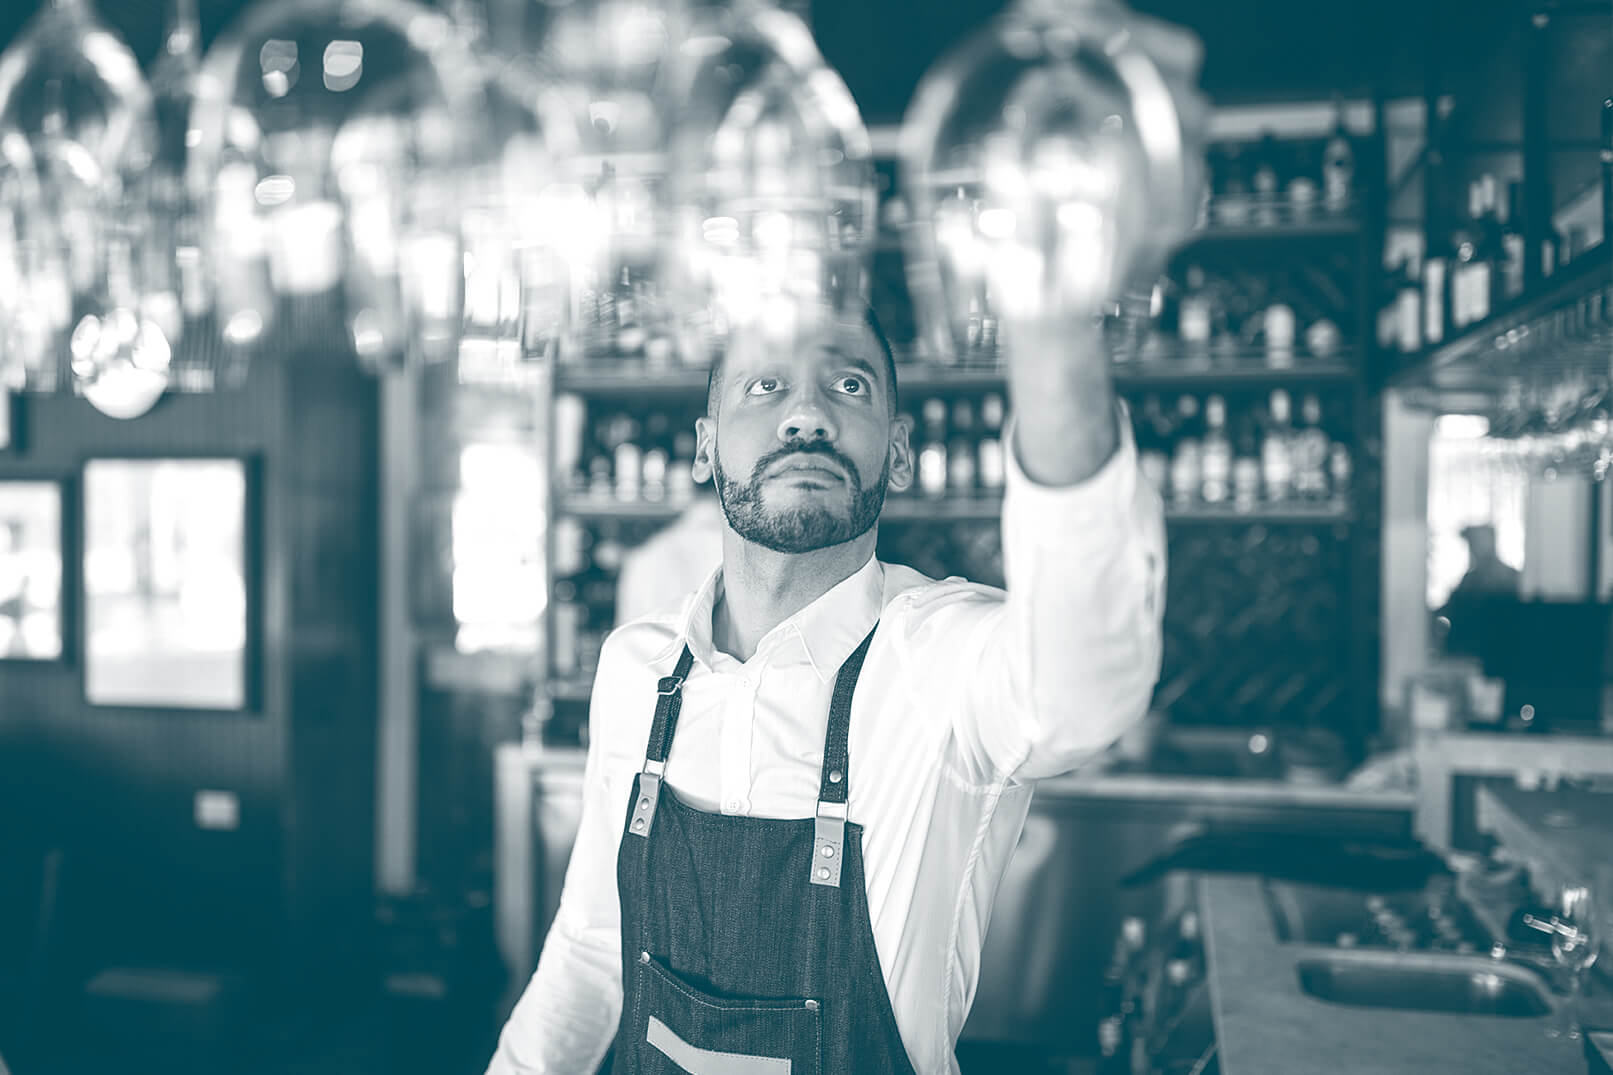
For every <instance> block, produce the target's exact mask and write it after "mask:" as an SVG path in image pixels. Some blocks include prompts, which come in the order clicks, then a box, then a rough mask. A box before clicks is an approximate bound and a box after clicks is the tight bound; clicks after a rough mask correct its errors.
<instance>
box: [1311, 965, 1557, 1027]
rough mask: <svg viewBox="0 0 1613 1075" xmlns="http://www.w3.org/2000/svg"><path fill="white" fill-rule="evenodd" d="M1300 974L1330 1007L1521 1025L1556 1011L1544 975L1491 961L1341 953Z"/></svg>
mask: <svg viewBox="0 0 1613 1075" xmlns="http://www.w3.org/2000/svg"><path fill="white" fill-rule="evenodd" d="M1295 969H1296V971H1297V972H1298V974H1299V985H1300V988H1301V989H1303V990H1304V991H1305V992H1306V993H1309V994H1310V995H1311V996H1313V997H1315V998H1317V999H1318V1000H1325V1001H1327V1002H1328V1003H1330V1004H1344V1005H1349V1006H1351V1007H1357V1008H1397V1009H1400V1010H1402V1011H1405V1010H1413V1011H1425V1012H1451V1013H1457V1014H1462V1015H1494V1016H1504V1017H1510V1018H1518V1019H1527V1018H1533V1017H1535V1016H1541V1015H1545V1014H1547V1013H1549V1012H1550V1011H1551V1010H1552V1003H1551V1000H1550V998H1549V993H1548V990H1547V987H1546V984H1545V982H1544V981H1542V980H1541V979H1540V978H1539V976H1538V975H1536V974H1534V973H1533V972H1532V971H1530V970H1527V969H1526V968H1523V967H1519V966H1515V965H1513V964H1509V963H1504V962H1502V961H1500V960H1493V959H1489V958H1487V957H1474V956H1447V955H1415V956H1403V955H1387V954H1384V953H1365V952H1363V953H1339V954H1335V955H1327V956H1317V957H1314V958H1308V959H1302V960H1300V962H1299V964H1298V965H1297V966H1296V968H1295Z"/></svg>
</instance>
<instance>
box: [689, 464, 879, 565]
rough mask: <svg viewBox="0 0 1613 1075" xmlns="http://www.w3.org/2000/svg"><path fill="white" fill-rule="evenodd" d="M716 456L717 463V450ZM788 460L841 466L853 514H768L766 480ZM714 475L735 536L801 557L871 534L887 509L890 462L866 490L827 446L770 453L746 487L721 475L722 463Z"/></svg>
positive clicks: (804, 510)
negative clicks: (818, 458)
mask: <svg viewBox="0 0 1613 1075" xmlns="http://www.w3.org/2000/svg"><path fill="white" fill-rule="evenodd" d="M712 455H713V457H714V458H715V456H716V452H715V450H713V452H712ZM788 455H826V456H828V457H829V458H831V459H833V460H834V461H835V462H837V463H839V464H840V467H841V469H842V470H844V471H845V477H846V482H847V483H848V484H847V489H848V490H849V492H850V494H851V508H850V510H849V511H848V512H846V513H845V514H836V513H835V512H834V511H832V510H830V509H829V508H827V507H822V506H818V505H810V506H801V507H793V508H783V509H778V510H774V511H769V510H768V509H767V507H766V506H765V505H764V504H763V503H762V482H763V480H764V479H763V477H762V476H763V475H764V474H765V473H766V472H767V468H768V467H771V466H772V465H773V464H774V463H777V462H778V461H779V460H780V459H783V458H784V457H785V456H788ZM712 471H713V474H714V475H715V477H716V480H717V498H718V500H720V501H721V502H722V509H723V514H724V515H726V516H727V517H728V525H729V526H731V527H733V528H734V533H736V534H738V535H739V536H740V537H742V538H744V539H745V540H746V541H751V542H754V543H756V544H757V545H760V546H762V547H763V548H766V549H772V550H773V551H774V552H788V553H803V552H813V551H815V550H817V549H826V548H828V547H829V546H831V545H843V544H845V543H846V542H848V541H851V540H853V539H855V538H859V537H861V536H862V535H864V534H866V533H867V532H868V531H869V530H870V529H872V527H873V525H874V524H875V523H876V522H878V521H879V513H880V511H881V509H883V508H884V506H885V487H886V485H887V483H888V482H889V481H890V457H889V456H886V458H885V465H884V466H883V467H881V468H880V472H879V480H878V481H877V482H875V483H874V484H873V485H872V486H871V487H870V488H868V489H866V490H865V489H863V487H862V478H861V477H860V476H859V475H858V473H857V468H856V467H855V466H854V465H853V464H852V462H851V460H849V459H847V458H845V457H844V456H843V455H841V454H840V453H839V452H837V451H835V449H834V446H833V445H831V444H826V443H824V442H823V441H797V442H793V443H790V444H786V445H783V446H782V447H780V448H779V449H777V450H776V451H773V452H769V453H768V454H767V455H764V456H763V457H762V458H761V459H759V460H757V461H756V465H755V466H754V467H752V468H751V475H750V481H748V482H746V483H744V484H743V485H741V484H740V483H739V482H736V481H734V480H733V479H731V478H730V477H729V476H728V475H727V474H725V473H723V469H722V464H721V463H720V462H715V461H714V462H713V465H712Z"/></svg>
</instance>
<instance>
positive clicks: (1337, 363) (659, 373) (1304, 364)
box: [555, 352, 1356, 402]
mask: <svg viewBox="0 0 1613 1075" xmlns="http://www.w3.org/2000/svg"><path fill="white" fill-rule="evenodd" d="M1355 357H1356V356H1355V354H1354V352H1344V353H1341V354H1339V355H1335V356H1332V357H1330V358H1327V359H1317V358H1312V357H1309V356H1307V355H1296V356H1295V358H1294V364H1293V365H1292V366H1287V367H1274V366H1270V365H1267V364H1266V361H1265V358H1264V356H1262V355H1259V354H1252V353H1248V352H1241V353H1238V354H1235V355H1232V356H1227V355H1218V356H1214V357H1212V358H1210V359H1208V360H1204V359H1202V358H1201V357H1195V358H1188V357H1186V356H1184V355H1181V354H1180V353H1177V354H1170V355H1168V356H1167V357H1166V358H1164V359H1162V360H1158V361H1155V360H1150V361H1147V362H1141V361H1124V362H1116V363H1114V365H1113V367H1112V368H1113V374H1114V381H1115V387H1116V388H1117V389H1120V390H1121V391H1136V390H1143V389H1148V388H1156V387H1157V388H1196V389H1202V390H1205V391H1214V390H1215V389H1217V388H1229V389H1230V388H1281V387H1284V386H1287V385H1322V384H1334V385H1342V384H1348V383H1350V382H1352V381H1353V380H1354V379H1355V377H1356V363H1355ZM896 376H897V382H898V384H899V386H900V390H901V392H902V394H903V395H904V396H905V397H907V398H912V397H913V396H914V395H931V394H936V393H945V394H954V395H958V394H969V393H984V392H1002V391H1004V390H1005V389H1006V386H1007V382H1006V380H1005V379H1004V375H1003V371H1002V368H1001V367H1000V366H943V365H939V364H932V363H918V362H914V363H903V364H902V365H899V366H898V367H897V375H896ZM555 390H556V391H557V392H575V393H577V394H578V395H582V396H588V397H593V398H599V399H619V400H623V401H627V400H630V399H639V400H646V399H654V400H658V401H666V400H681V401H684V402H691V401H697V400H698V399H699V398H700V397H701V396H703V395H704V394H705V391H706V374H705V371H703V370H648V369H645V368H644V367H643V366H641V365H638V364H635V363H629V362H626V361H622V362H619V363H606V362H601V363H599V364H597V365H593V366H588V367H583V366H574V367H567V366H561V367H559V368H558V370H557V372H556V374H555Z"/></svg>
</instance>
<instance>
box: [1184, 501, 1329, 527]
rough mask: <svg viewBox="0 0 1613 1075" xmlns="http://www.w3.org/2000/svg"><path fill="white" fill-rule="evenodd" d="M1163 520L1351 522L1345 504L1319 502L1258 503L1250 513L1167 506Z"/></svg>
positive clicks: (1222, 507) (1211, 507)
mask: <svg viewBox="0 0 1613 1075" xmlns="http://www.w3.org/2000/svg"><path fill="white" fill-rule="evenodd" d="M1165 519H1166V521H1167V522H1172V523H1190V524H1191V523H1234V524H1265V525H1273V526H1276V525H1284V524H1305V525H1314V526H1337V525H1346V524H1348V523H1349V522H1351V520H1352V515H1351V512H1350V508H1349V506H1348V505H1347V504H1335V503H1332V502H1330V501H1328V502H1321V503H1314V504H1312V503H1305V502H1296V503H1289V504H1257V505H1255V507H1254V509H1253V510H1251V511H1239V510H1238V509H1237V508H1235V507H1233V506H1232V505H1231V504H1213V505H1212V504H1196V505H1194V506H1192V507H1187V508H1179V507H1172V506H1171V505H1169V504H1167V505H1166V506H1165Z"/></svg>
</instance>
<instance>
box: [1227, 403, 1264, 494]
mask: <svg viewBox="0 0 1613 1075" xmlns="http://www.w3.org/2000/svg"><path fill="white" fill-rule="evenodd" d="M1237 430H1238V432H1237V436H1236V437H1235V438H1234V439H1233V448H1234V454H1233V457H1232V506H1233V507H1234V508H1236V509H1237V510H1238V511H1253V510H1254V509H1255V507H1256V505H1258V504H1259V503H1260V470H1261V467H1260V443H1259V438H1258V435H1257V433H1256V427H1255V416H1254V415H1253V414H1243V415H1240V416H1239V418H1238V423H1237Z"/></svg>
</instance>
